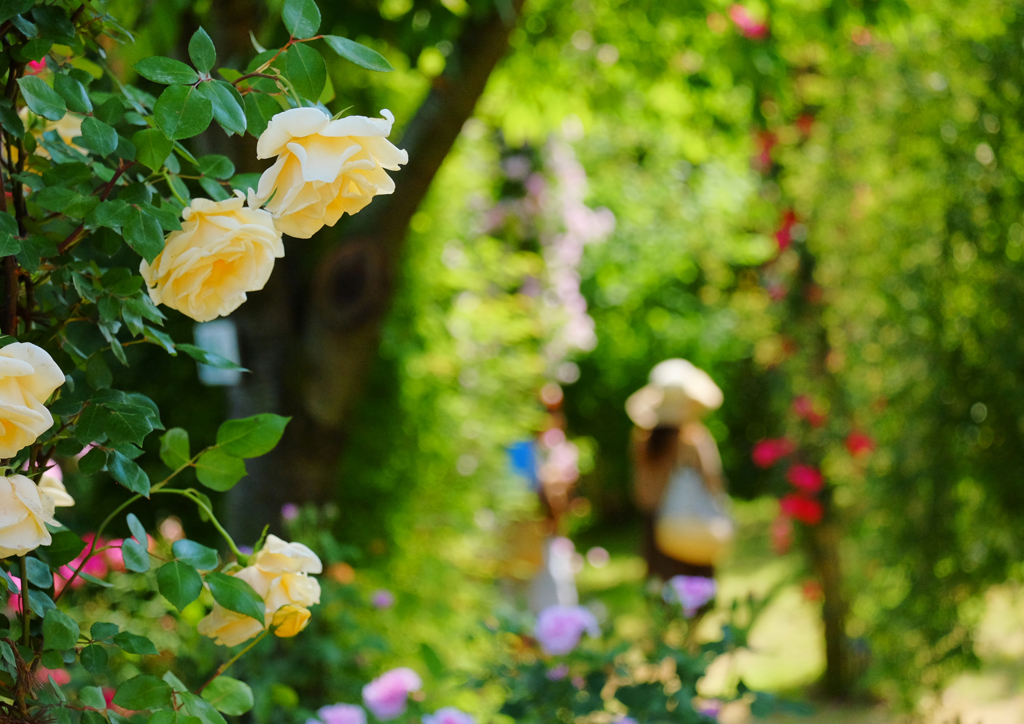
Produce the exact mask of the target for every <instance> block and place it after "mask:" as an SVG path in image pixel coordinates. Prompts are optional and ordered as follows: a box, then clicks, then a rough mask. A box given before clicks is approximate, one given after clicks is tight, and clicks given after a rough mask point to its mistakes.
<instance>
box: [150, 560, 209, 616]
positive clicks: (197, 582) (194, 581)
mask: <svg viewBox="0 0 1024 724" xmlns="http://www.w3.org/2000/svg"><path fill="white" fill-rule="evenodd" d="M156 582H157V586H158V587H159V588H160V593H162V594H163V596H164V598H166V599H167V600H168V601H170V602H171V604H173V605H174V607H175V608H176V609H178V610H179V611H182V610H184V608H185V606H187V605H189V604H190V603H192V602H193V601H194V600H196V599H197V598H199V594H200V593H201V592H202V590H203V579H202V578H201V577H200V576H199V572H198V571H196V569H195V568H193V567H192V566H190V565H189V564H187V563H182V562H181V561H171V562H170V563H165V564H164V565H162V566H160V570H158V571H157V572H156Z"/></svg>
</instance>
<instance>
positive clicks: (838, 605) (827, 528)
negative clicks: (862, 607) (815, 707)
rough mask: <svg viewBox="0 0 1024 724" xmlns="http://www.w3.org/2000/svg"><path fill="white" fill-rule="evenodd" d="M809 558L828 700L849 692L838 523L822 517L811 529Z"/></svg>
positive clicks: (848, 661) (844, 603)
mask: <svg viewBox="0 0 1024 724" xmlns="http://www.w3.org/2000/svg"><path fill="white" fill-rule="evenodd" d="M811 538H812V540H811V545H810V548H811V559H812V563H813V565H814V569H815V573H817V575H818V578H819V579H820V581H821V586H822V590H823V593H824V601H823V604H822V620H823V622H824V624H825V676H824V679H823V680H822V689H823V691H822V693H823V694H824V695H825V696H826V697H827V698H828V699H833V700H836V699H845V698H847V697H848V696H849V695H850V686H851V682H850V652H849V647H848V645H847V640H846V608H847V606H846V598H845V596H844V595H843V575H842V565H841V561H840V557H839V542H840V538H841V535H840V532H839V526H838V525H837V524H836V523H835V522H833V521H828V520H826V521H825V522H823V523H822V524H821V525H818V526H815V527H813V528H811Z"/></svg>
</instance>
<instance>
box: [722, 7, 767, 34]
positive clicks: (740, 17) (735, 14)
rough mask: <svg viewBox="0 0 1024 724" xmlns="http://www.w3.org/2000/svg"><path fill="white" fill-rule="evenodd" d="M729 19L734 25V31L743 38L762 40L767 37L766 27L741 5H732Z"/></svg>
mask: <svg viewBox="0 0 1024 724" xmlns="http://www.w3.org/2000/svg"><path fill="white" fill-rule="evenodd" d="M729 19H730V20H732V21H733V23H735V24H736V29H737V30H739V31H740V34H741V35H743V37H745V38H750V39H752V40H764V39H765V38H766V37H768V25H767V24H765V23H760V22H758V21H757V20H755V19H754V17H753V16H752V15H751V14H750V12H749V11H748V10H747V9H746V8H745V7H743V6H742V5H733V6H732V7H730V8H729Z"/></svg>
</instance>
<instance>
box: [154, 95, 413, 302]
mask: <svg viewBox="0 0 1024 724" xmlns="http://www.w3.org/2000/svg"><path fill="white" fill-rule="evenodd" d="M381 114H382V115H383V116H384V118H367V117H365V116H348V117H346V118H339V119H337V120H332V119H331V118H329V117H328V116H327V115H326V114H324V113H323V112H322V111H320V110H319V109H317V108H292V109H291V110H287V111H284V112H282V113H279V114H277V115H276V116H274V118H272V119H271V121H270V123H269V124H268V125H267V129H266V130H265V131H264V132H263V134H262V135H261V136H260V138H259V143H258V144H257V147H256V155H257V157H258V158H260V159H268V158H273V157H275V156H276V157H277V161H276V162H275V163H274V165H273V166H271V167H270V168H268V169H267V170H266V171H264V172H263V175H262V176H261V177H260V181H259V186H258V188H257V189H256V190H255V191H253V190H252V189H249V194H248V199H246V198H245V197H244V195H243V194H242V192H240V191H236V192H235V193H236V196H235V197H234V198H231V199H227V200H225V201H211V200H209V199H195V200H194V201H193V202H192V205H191V206H189V207H187V208H186V209H185V210H184V212H183V213H182V217H183V219H184V223H183V224H182V228H181V231H175V232H172V233H171V234H169V235H168V237H167V242H166V244H165V246H164V250H163V252H161V253H160V255H159V256H157V257H156V259H154V260H153V263H152V264H148V263H146V262H145V261H143V262H142V266H141V268H140V270H139V271H140V273H141V274H142V277H143V279H145V280H146V285H147V287H148V288H149V294H150V296H151V297H152V299H153V301H154V302H156V303H157V304H164V305H166V306H168V307H171V308H172V309H177V310H178V311H180V312H182V313H183V314H185V315H187V316H189V317H191V318H192V319H194V320H196V321H197V322H206V321H209V320H211V319H215V318H216V317H221V316H225V315H227V314H230V313H231V312H232V311H234V310H235V309H237V308H238V307H239V305H241V304H242V302H244V301H245V299H246V293H247V292H253V291H258V290H260V289H262V288H263V286H264V285H265V284H266V283H267V280H268V279H269V278H270V273H271V271H273V268H274V259H279V258H281V257H283V256H284V245H283V244H282V241H281V235H282V234H287V235H289V236H293V237H296V238H299V239H308V238H310V237H311V236H313V234H315V233H316V232H317V231H319V230H320V229H321V228H323V226H324V225H327V226H334V224H336V223H337V222H338V220H339V219H340V218H341V216H342V214H344V213H346V212H347V213H349V214H354V213H356V212H357V211H360V210H361V209H363V208H365V207H366V205H367V204H369V203H370V201H372V200H373V197H374V196H377V195H378V194H390V193H392V192H393V191H394V189H395V182H394V181H393V180H392V179H391V177H390V176H388V174H387V173H386V170H392V171H396V170H398V168H399V166H400V165H402V164H405V163H407V162H408V160H409V156H408V154H407V153H406V152H405V151H403V150H400V149H398V148H396V147H395V146H394V145H393V144H392V143H391V142H390V141H388V140H387V137H388V135H390V133H391V126H392V124H393V123H394V120H395V119H394V116H392V115H391V113H390V112H388V111H386V110H385V111H381ZM246 203H248V206H247V207H246V206H245V204H246ZM263 207H265V208H266V211H264V210H263Z"/></svg>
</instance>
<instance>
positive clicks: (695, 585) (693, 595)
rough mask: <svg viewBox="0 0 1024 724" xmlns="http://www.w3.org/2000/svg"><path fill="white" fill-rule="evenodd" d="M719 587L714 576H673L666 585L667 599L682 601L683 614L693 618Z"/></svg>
mask: <svg viewBox="0 0 1024 724" xmlns="http://www.w3.org/2000/svg"><path fill="white" fill-rule="evenodd" d="M717 588H718V586H717V584H716V583H715V579H714V578H705V577H704V576H673V577H672V578H670V579H669V581H668V585H667V586H666V593H667V594H668V595H667V596H666V599H667V600H669V601H675V602H678V603H680V604H681V605H682V607H683V615H684V616H686V617H687V618H693V616H695V615H696V614H697V611H699V610H700V609H701V607H702V606H703V605H704V604H706V603H707V602H708V601H710V600H711V599H713V598H714V597H715V591H716V590H717Z"/></svg>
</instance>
